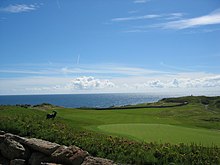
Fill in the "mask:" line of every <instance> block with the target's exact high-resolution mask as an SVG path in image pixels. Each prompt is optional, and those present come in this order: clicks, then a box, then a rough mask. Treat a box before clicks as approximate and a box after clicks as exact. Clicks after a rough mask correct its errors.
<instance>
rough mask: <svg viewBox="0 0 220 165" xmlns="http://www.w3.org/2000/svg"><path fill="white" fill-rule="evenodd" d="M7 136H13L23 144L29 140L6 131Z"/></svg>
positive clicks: (12, 137)
mask: <svg viewBox="0 0 220 165" xmlns="http://www.w3.org/2000/svg"><path fill="white" fill-rule="evenodd" d="M5 137H7V138H11V139H13V140H15V141H17V142H19V143H21V144H25V143H26V141H27V140H28V139H27V138H24V137H21V136H18V135H14V134H11V133H6V134H5Z"/></svg>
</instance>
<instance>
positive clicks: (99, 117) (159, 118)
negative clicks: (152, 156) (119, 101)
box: [58, 103, 220, 145]
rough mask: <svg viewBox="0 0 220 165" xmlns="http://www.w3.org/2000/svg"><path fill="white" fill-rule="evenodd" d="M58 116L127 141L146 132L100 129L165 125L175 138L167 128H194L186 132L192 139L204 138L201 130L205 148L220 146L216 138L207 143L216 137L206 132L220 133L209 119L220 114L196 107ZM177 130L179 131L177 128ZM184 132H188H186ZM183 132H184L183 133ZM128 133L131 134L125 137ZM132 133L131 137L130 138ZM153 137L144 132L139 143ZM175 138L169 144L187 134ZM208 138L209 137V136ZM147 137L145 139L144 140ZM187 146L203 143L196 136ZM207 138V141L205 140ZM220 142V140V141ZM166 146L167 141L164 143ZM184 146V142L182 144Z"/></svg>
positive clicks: (64, 111)
mask: <svg viewBox="0 0 220 165" xmlns="http://www.w3.org/2000/svg"><path fill="white" fill-rule="evenodd" d="M58 114H59V116H62V118H63V119H64V120H65V121H66V122H67V123H68V124H69V125H71V126H72V127H81V128H83V129H90V130H94V131H97V132H100V131H101V132H103V133H105V132H108V134H109V133H112V134H115V133H116V134H118V135H123V136H126V137H129V136H132V138H135V134H134V133H132V129H136V130H140V131H143V130H144V129H143V128H141V127H140V126H139V125H136V127H135V128H133V127H132V128H131V129H129V130H128V129H127V130H126V129H125V130H121V128H120V129H119V130H120V131H121V133H120V131H116V132H115V131H111V130H112V127H111V128H109V129H110V130H109V129H108V127H106V129H103V127H102V129H99V128H100V126H102V125H108V124H134V123H138V124H140V123H142V124H165V127H164V129H166V130H169V128H170V130H169V131H171V132H173V134H175V131H173V129H172V128H173V127H166V125H176V126H181V127H186V128H193V129H188V130H187V131H190V132H191V135H198V136H200V135H202V134H201V132H200V131H199V133H193V132H194V131H195V130H196V129H198V130H199V129H201V131H202V132H203V135H204V140H203V141H204V144H205V145H207V144H212V143H215V142H216V144H220V140H218V141H215V140H216V139H218V138H214V139H215V140H213V141H211V140H207V139H209V137H210V138H211V139H212V136H213V134H210V131H209V130H206V129H205V128H207V129H215V130H219V129H220V122H210V121H209V119H211V118H214V117H215V118H216V117H219V118H220V114H219V113H216V112H215V111H209V110H206V109H205V107H204V106H203V105H200V104H197V103H193V104H188V105H186V106H182V107H173V108H143V109H134V110H107V111H97V110H77V109H59V110H58ZM115 126H116V127H115V129H117V127H118V126H117V125H115ZM176 128H177V130H178V127H176ZM186 128H185V129H186ZM183 130H184V129H183ZM126 131H127V132H128V133H126ZM129 132H130V134H129ZM212 132H213V133H214V134H215V136H217V137H220V134H219V131H212ZM149 133H151V132H150V131H148V132H145V136H143V138H140V136H138V134H136V135H137V140H140V139H142V140H144V141H149V139H147V136H146V135H147V134H149ZM176 134H178V136H175V135H174V137H176V139H175V138H172V139H170V140H169V141H167V142H177V141H178V137H180V136H185V135H186V134H185V133H184V132H182V134H181V132H180V131H177V132H176ZM207 134H208V135H207ZM145 137H146V139H145ZM163 137H164V138H165V136H163V134H155V139H158V138H161V139H163ZM190 137H191V138H189V139H188V140H189V141H188V142H197V141H198V142H199V143H200V142H201V141H200V140H199V139H198V138H193V136H190ZM205 137H206V138H205ZM219 139H220V138H219ZM163 142H164V140H163ZM180 142H181V141H180ZM182 142H187V139H185V140H184V141H182Z"/></svg>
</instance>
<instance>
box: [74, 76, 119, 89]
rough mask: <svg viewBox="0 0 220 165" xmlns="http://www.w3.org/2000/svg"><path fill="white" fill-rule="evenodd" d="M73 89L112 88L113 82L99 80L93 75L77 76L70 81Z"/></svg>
mask: <svg viewBox="0 0 220 165" xmlns="http://www.w3.org/2000/svg"><path fill="white" fill-rule="evenodd" d="M72 85H73V88H74V89H79V90H93V89H104V88H113V87H115V84H114V83H112V82H111V81H109V80H100V79H95V78H94V77H91V76H89V77H86V76H83V77H78V78H75V79H74V80H73V81H72Z"/></svg>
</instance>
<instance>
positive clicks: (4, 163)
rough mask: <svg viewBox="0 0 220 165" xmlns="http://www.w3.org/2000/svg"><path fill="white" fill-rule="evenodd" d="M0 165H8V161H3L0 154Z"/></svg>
mask: <svg viewBox="0 0 220 165" xmlns="http://www.w3.org/2000/svg"><path fill="white" fill-rule="evenodd" d="M0 165H9V160H7V159H5V158H4V157H2V156H1V154H0Z"/></svg>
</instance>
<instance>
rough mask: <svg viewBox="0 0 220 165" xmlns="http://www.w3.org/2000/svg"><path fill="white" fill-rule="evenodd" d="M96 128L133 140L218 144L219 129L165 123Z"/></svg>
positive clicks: (219, 138) (101, 126)
mask: <svg viewBox="0 0 220 165" xmlns="http://www.w3.org/2000/svg"><path fill="white" fill-rule="evenodd" d="M98 129H99V130H101V131H103V132H106V133H109V134H111V133H114V134H118V135H122V136H125V137H128V138H132V139H135V140H140V141H145V142H157V143H167V142H168V143H172V144H178V143H185V144H191V143H200V144H203V145H205V146H212V145H213V144H215V145H219V146H220V131H213V130H208V129H201V128H187V127H181V126H174V125H166V124H109V125H100V126H98Z"/></svg>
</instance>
